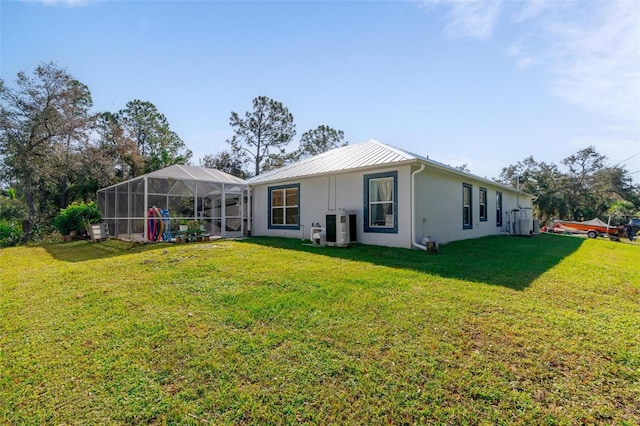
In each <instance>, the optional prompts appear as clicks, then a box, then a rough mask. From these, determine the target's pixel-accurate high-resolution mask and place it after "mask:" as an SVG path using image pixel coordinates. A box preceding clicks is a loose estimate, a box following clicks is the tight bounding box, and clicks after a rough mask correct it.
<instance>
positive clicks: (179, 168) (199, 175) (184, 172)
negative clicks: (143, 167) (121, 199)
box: [145, 164, 247, 185]
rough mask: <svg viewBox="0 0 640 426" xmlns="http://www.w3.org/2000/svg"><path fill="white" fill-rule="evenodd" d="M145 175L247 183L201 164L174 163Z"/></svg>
mask: <svg viewBox="0 0 640 426" xmlns="http://www.w3.org/2000/svg"><path fill="white" fill-rule="evenodd" d="M145 176H147V177H161V178H172V179H178V180H199V181H205V182H216V183H237V184H241V185H246V184H247V182H246V181H245V180H243V179H240V178H239V177H235V176H232V175H230V174H228V173H225V172H222V171H220V170H216V169H207V168H205V167H199V166H184V165H180V164H174V165H172V166H169V167H165V168H164V169H160V170H155V171H153V172H150V173H147V174H146V175H145Z"/></svg>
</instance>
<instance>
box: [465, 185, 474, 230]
mask: <svg viewBox="0 0 640 426" xmlns="http://www.w3.org/2000/svg"><path fill="white" fill-rule="evenodd" d="M471 188H472V187H471V185H469V184H468V183H463V184H462V229H472V228H473V222H472V216H473V211H472V205H471Z"/></svg>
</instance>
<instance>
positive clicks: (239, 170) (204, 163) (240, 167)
mask: <svg viewBox="0 0 640 426" xmlns="http://www.w3.org/2000/svg"><path fill="white" fill-rule="evenodd" d="M199 163H200V166H201V167H208V168H211V169H216V170H220V171H222V172H225V173H229V174H230V175H233V176H236V177H239V178H241V179H246V178H248V177H249V175H248V173H247V172H246V171H245V170H244V162H243V161H242V158H240V157H239V156H238V155H237V153H234V152H233V151H221V152H219V153H217V154H215V155H213V154H207V155H205V156H204V157H202V158H201V159H200V161H199Z"/></svg>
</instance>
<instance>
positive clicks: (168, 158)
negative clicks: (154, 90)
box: [111, 99, 192, 176]
mask: <svg viewBox="0 0 640 426" xmlns="http://www.w3.org/2000/svg"><path fill="white" fill-rule="evenodd" d="M112 118H115V120H114V121H113V123H111V125H113V126H119V127H120V129H113V130H112V131H114V132H116V133H117V132H120V131H121V132H122V134H121V135H120V137H121V138H124V139H125V140H128V141H132V142H133V143H134V145H135V147H136V154H137V155H139V156H142V158H144V169H143V172H144V173H148V172H152V171H154V170H158V169H161V168H163V167H167V166H170V165H172V164H186V163H188V162H189V160H190V159H191V155H192V153H191V151H190V150H189V149H187V148H186V146H185V144H184V142H183V141H182V139H180V137H179V136H178V135H177V134H176V133H175V132H174V131H172V130H171V128H170V126H169V122H168V121H167V118H166V117H165V116H164V115H163V114H161V113H160V112H158V109H157V108H156V106H155V105H154V104H152V103H151V102H148V101H140V100H137V99H136V100H133V101H129V102H127V105H126V107H125V108H124V109H122V110H120V111H119V112H118V114H117V115H116V116H115V117H112ZM129 144H130V142H129ZM125 145H126V143H124V144H121V146H125ZM132 162H133V161H132ZM133 173H134V176H137V175H138V174H139V172H138V170H135V169H134V170H133Z"/></svg>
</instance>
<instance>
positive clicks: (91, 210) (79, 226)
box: [53, 202, 102, 235]
mask: <svg viewBox="0 0 640 426" xmlns="http://www.w3.org/2000/svg"><path fill="white" fill-rule="evenodd" d="M101 217H102V215H101V214H100V210H98V206H97V205H96V203H94V202H90V203H88V204H84V203H73V204H71V205H70V206H69V207H67V208H66V209H62V210H60V213H58V215H57V216H56V218H55V219H54V220H53V226H55V228H56V229H57V230H58V231H59V232H60V233H61V234H62V235H69V234H70V233H71V232H72V231H75V232H77V233H79V234H82V233H85V232H86V230H87V225H88V224H90V223H98V222H100V219H101Z"/></svg>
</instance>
